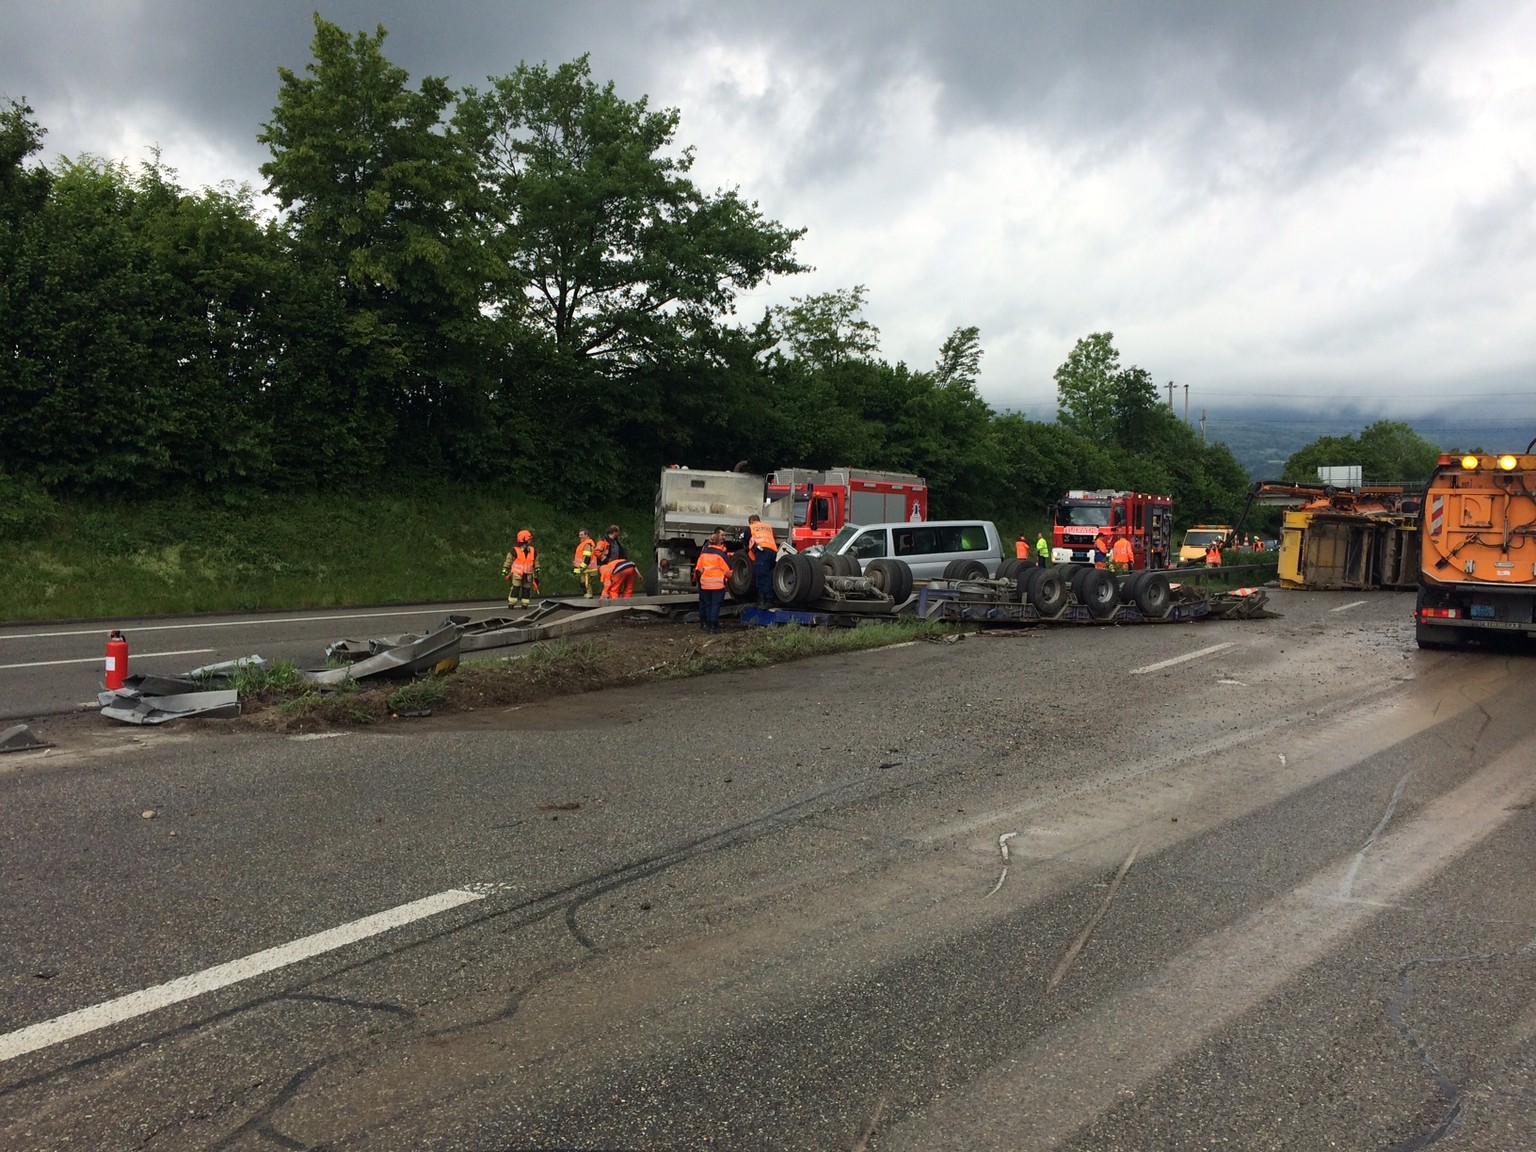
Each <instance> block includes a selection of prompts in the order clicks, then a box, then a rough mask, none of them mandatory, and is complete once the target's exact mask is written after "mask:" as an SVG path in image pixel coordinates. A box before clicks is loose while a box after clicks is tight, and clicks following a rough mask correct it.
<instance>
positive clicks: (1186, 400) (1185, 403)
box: [1184, 384, 1189, 424]
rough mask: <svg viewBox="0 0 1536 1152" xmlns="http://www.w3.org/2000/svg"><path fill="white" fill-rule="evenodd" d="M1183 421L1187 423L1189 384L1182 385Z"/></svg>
mask: <svg viewBox="0 0 1536 1152" xmlns="http://www.w3.org/2000/svg"><path fill="white" fill-rule="evenodd" d="M1184 423H1186V424H1188V423H1189V385H1188V384H1186V385H1184Z"/></svg>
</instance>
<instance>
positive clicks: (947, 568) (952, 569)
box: [939, 560, 963, 580]
mask: <svg viewBox="0 0 1536 1152" xmlns="http://www.w3.org/2000/svg"><path fill="white" fill-rule="evenodd" d="M962 563H963V561H960V560H951V561H950V562H949V563H948V564H946V565H944V571H943V572H941V573H939V579H941V580H958V579H960V565H961V564H962Z"/></svg>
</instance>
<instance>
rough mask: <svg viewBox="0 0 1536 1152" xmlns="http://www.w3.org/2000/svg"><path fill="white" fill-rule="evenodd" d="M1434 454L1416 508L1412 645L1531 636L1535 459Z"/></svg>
mask: <svg viewBox="0 0 1536 1152" xmlns="http://www.w3.org/2000/svg"><path fill="white" fill-rule="evenodd" d="M1532 447H1536V441H1532V444H1531V445H1528V446H1527V448H1526V451H1525V452H1521V453H1504V454H1502V455H1494V454H1490V453H1486V452H1472V453H1467V454H1466V455H1444V456H1441V457H1440V461H1439V463H1438V464H1437V465H1436V467H1435V470H1434V472H1433V474H1432V475H1431V476H1430V479H1429V483H1428V485H1427V486H1426V489H1425V492H1424V501H1423V503H1422V505H1421V506H1420V509H1419V592H1418V600H1417V602H1416V604H1415V605H1414V612H1413V619H1414V637H1415V639H1416V640H1417V641H1418V645H1419V647H1420V648H1457V647H1461V646H1463V645H1464V644H1466V643H1467V642H1468V641H1472V640H1480V639H1488V638H1490V637H1493V636H1498V635H1525V636H1530V635H1532V634H1536V487H1533V486H1536V455H1533V454H1532V453H1531V448H1532Z"/></svg>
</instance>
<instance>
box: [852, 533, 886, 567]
mask: <svg viewBox="0 0 1536 1152" xmlns="http://www.w3.org/2000/svg"><path fill="white" fill-rule="evenodd" d="M848 555H850V556H853V557H855V558H856V559H859V560H878V559H880V558H881V557H882V556H884V555H885V529H884V528H876V529H875V530H874V531H872V532H861V533H859V534H858V535H857V536H855V537H854V538H853V543H852V544H850V545H848Z"/></svg>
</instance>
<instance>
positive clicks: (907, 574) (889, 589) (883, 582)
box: [864, 557, 912, 604]
mask: <svg viewBox="0 0 1536 1152" xmlns="http://www.w3.org/2000/svg"><path fill="white" fill-rule="evenodd" d="M864 576H865V578H866V579H868V580H869V582H870V584H872V585H873V586H874V587H875V589H876V590H877V591H880V592H884V593H885V594H886V595H887V596H889V597H890V598H891V599H892V600H894V601H896V603H898V604H900V603H902V602H903V601H905V600H906V598H907V597H908V596H910V595H912V569H910V568H908V567H907V566H906V565H905V564H903V563H902V562H901V561H900V560H890V559H886V558H884V557H882V558H880V559H879V560H871V561H870V562H869V563H868V565H866V566H865V568H864Z"/></svg>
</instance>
